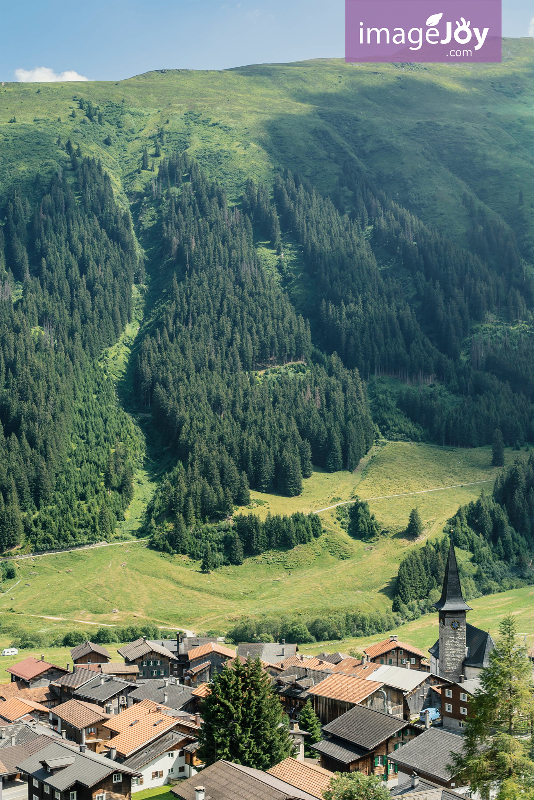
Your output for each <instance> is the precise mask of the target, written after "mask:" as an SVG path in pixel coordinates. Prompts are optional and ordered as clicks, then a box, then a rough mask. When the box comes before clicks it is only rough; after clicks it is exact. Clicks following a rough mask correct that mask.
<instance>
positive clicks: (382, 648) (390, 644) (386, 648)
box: [363, 637, 425, 658]
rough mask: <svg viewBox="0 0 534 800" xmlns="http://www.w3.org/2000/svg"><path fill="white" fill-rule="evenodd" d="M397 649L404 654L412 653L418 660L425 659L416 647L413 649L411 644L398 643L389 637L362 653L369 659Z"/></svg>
mask: <svg viewBox="0 0 534 800" xmlns="http://www.w3.org/2000/svg"><path fill="white" fill-rule="evenodd" d="M397 647H398V648H399V649H400V650H404V652H405V653H412V654H413V655H414V656H419V658H424V657H425V654H424V653H423V652H422V651H421V650H419V648H418V647H414V646H413V644H407V642H399V641H397V639H396V638H395V639H392V638H391V637H389V638H387V639H384V641H383V642H378V643H377V644H372V645H370V646H369V647H366V648H365V649H364V651H363V652H364V653H365V654H366V655H368V656H369V658H377V657H378V656H382V655H384V653H389V652H390V650H396V649H397Z"/></svg>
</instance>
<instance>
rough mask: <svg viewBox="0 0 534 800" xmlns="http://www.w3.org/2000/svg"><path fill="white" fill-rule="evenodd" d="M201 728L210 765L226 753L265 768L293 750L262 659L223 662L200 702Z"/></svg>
mask: <svg viewBox="0 0 534 800" xmlns="http://www.w3.org/2000/svg"><path fill="white" fill-rule="evenodd" d="M200 713H201V715H202V718H203V720H204V724H203V726H202V728H201V730H200V733H199V741H200V746H201V749H200V752H201V757H202V758H203V760H204V762H205V763H206V765H208V766H209V765H210V764H213V763H214V762H215V761H219V760H220V759H225V760H227V761H233V762H234V763H236V764H243V765H244V766H247V767H254V768H255V769H261V770H266V769H269V768H270V767H272V766H273V765H274V764H278V763H279V762H280V761H283V760H284V758H287V757H288V756H290V755H292V752H293V746H292V742H291V740H290V737H289V733H288V729H287V726H286V725H284V724H282V723H283V710H282V706H281V704H280V701H279V699H278V697H277V695H276V694H275V693H274V691H273V687H272V683H271V681H270V678H269V676H268V675H267V674H266V673H265V672H263V671H262V668H261V663H260V661H259V659H256V660H255V661H252V660H251V659H249V660H248V661H247V662H246V663H245V664H241V663H240V662H239V661H238V660H237V659H236V660H235V661H234V662H233V663H232V664H231V666H230V667H228V666H225V667H224V668H223V670H222V672H220V673H219V674H218V675H216V677H215V678H214V680H213V682H212V683H211V684H210V693H209V694H208V696H207V697H206V698H205V700H204V701H203V702H202V705H201V709H200Z"/></svg>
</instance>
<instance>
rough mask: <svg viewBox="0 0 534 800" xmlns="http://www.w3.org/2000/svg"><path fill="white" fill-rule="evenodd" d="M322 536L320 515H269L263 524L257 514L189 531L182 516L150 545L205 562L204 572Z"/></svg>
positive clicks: (159, 529) (157, 530) (156, 532)
mask: <svg viewBox="0 0 534 800" xmlns="http://www.w3.org/2000/svg"><path fill="white" fill-rule="evenodd" d="M171 511H172V509H167V510H166V512H164V514H163V519H164V520H165V519H167V518H168V517H169V516H171V518H172V514H171ZM322 532H323V526H322V524H321V520H320V519H319V517H318V515H317V514H307V515H306V514H302V513H301V512H296V513H295V514H292V515H291V516H290V517H287V516H280V515H274V516H271V514H268V515H267V517H266V519H265V521H263V522H262V521H261V520H260V519H259V517H257V516H256V515H255V514H248V515H236V517H235V519H234V522H233V523H231V522H223V523H220V524H219V525H209V524H204V525H202V524H195V525H191V526H189V527H188V526H187V525H186V522H185V520H184V518H183V517H182V515H181V514H180V513H178V515H176V516H175V517H174V522H173V523H172V526H171V525H170V524H168V523H167V524H162V525H160V526H159V527H157V528H154V529H153V531H152V536H151V540H150V541H151V546H152V547H154V548H155V549H157V550H161V551H162V552H165V553H183V554H185V555H188V556H191V558H195V559H199V560H200V559H205V561H203V569H205V571H210V570H211V569H216V568H217V567H219V566H221V565H222V564H236V565H238V564H242V563H243V559H244V558H245V557H246V556H256V555H259V554H260V553H263V552H265V551H266V550H274V549H277V548H291V547H295V546H296V545H298V544H306V543H307V542H311V541H312V540H313V539H316V538H318V537H319V536H321V534H322Z"/></svg>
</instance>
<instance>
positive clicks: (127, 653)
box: [117, 637, 177, 661]
mask: <svg viewBox="0 0 534 800" xmlns="http://www.w3.org/2000/svg"><path fill="white" fill-rule="evenodd" d="M117 653H119V654H120V655H121V656H122V657H123V658H124V659H125V660H126V661H135V659H136V658H141V657H142V656H146V655H148V653H157V655H159V656H165V658H169V659H170V660H171V661H176V660H177V659H176V656H175V654H174V653H171V651H170V650H167V648H166V647H163V646H162V645H160V644H159V642H157V641H155V642H153V641H150V640H149V639H144V638H143V637H141V638H140V639H136V640H135V642H131V643H130V644H125V645H124V647H120V648H119V649H118V650H117Z"/></svg>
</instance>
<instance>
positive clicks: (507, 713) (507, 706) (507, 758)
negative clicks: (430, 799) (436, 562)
mask: <svg viewBox="0 0 534 800" xmlns="http://www.w3.org/2000/svg"><path fill="white" fill-rule="evenodd" d="M499 632H500V637H499V639H498V641H497V642H496V645H495V648H494V650H493V651H492V652H491V653H490V664H489V666H488V667H486V668H485V669H483V670H482V672H481V674H480V690H479V692H478V693H477V694H476V695H475V697H474V698H473V699H472V700H471V703H470V712H471V713H470V716H469V717H468V718H467V720H466V730H465V744H464V749H463V753H462V754H461V755H458V756H455V758H454V771H455V774H458V775H459V777H460V778H461V779H462V780H465V781H466V782H468V783H469V784H470V786H471V789H472V790H473V791H475V792H480V794H481V795H482V797H484V798H486V797H489V793H490V789H491V788H492V787H493V786H495V784H499V783H501V782H502V781H509V782H512V783H517V784H520V785H522V784H523V783H524V782H528V781H529V780H532V778H533V777H534V762H533V761H532V760H531V758H530V752H529V750H530V746H531V741H530V738H527V735H528V734H529V733H531V728H532V717H533V714H534V700H533V688H534V687H533V684H532V664H531V663H530V660H529V658H528V656H527V652H526V648H525V647H524V646H523V645H521V644H519V643H518V641H517V636H518V634H517V626H516V622H515V618H514V617H513V616H512V615H510V616H508V617H505V618H504V619H503V621H502V622H501V624H500V625H499Z"/></svg>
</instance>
